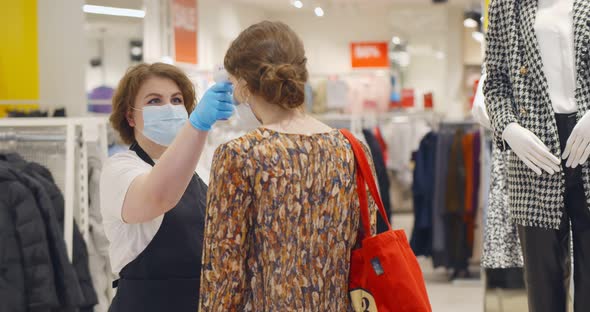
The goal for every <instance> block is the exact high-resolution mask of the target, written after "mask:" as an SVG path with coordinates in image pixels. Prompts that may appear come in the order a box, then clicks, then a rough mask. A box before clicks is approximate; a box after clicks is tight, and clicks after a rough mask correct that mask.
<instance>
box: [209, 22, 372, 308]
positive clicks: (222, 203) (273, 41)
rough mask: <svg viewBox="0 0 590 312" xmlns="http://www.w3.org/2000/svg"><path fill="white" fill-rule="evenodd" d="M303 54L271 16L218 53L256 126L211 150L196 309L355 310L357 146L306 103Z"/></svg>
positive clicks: (297, 42) (294, 38) (299, 44)
mask: <svg viewBox="0 0 590 312" xmlns="http://www.w3.org/2000/svg"><path fill="white" fill-rule="evenodd" d="M306 62H307V59H306V57H305V50H304V48H303V44H302V42H301V40H300V39H299V37H298V36H297V35H296V34H295V33H294V32H293V30H291V29H290V28H289V27H288V26H287V25H285V24H283V23H276V22H262V23H259V24H256V25H253V26H251V27H249V28H248V29H246V30H245V31H244V32H242V33H241V34H240V36H239V37H238V38H237V39H236V40H235V41H234V42H233V43H232V45H231V46H230V48H229V50H228V52H227V54H226V56H225V68H226V70H227V71H228V73H229V74H230V81H231V82H232V83H233V85H234V86H235V88H236V90H235V98H236V100H237V101H238V102H240V103H242V104H241V105H249V106H250V108H251V109H252V112H253V113H254V115H255V116H256V117H257V119H258V120H259V121H260V122H261V123H262V127H260V128H258V129H256V130H254V131H252V132H250V133H248V134H246V135H245V136H243V137H241V138H238V139H236V140H234V141H231V142H229V143H226V144H223V145H221V146H220V147H219V148H218V150H217V151H216V154H215V157H214V161H213V168H212V173H214V174H212V175H211V180H210V184H209V187H210V188H209V194H208V204H207V214H206V225H205V242H204V248H203V264H202V268H203V273H202V276H201V304H200V308H201V310H202V311H348V310H351V309H352V306H351V304H350V300H349V296H348V270H349V264H350V263H349V259H350V251H351V248H352V247H353V246H354V245H355V243H356V240H357V231H358V229H359V208H358V196H357V195H356V183H355V182H356V180H355V162H354V154H353V152H352V150H351V147H350V145H349V143H348V141H347V139H346V138H345V137H344V136H343V135H342V134H341V133H340V132H339V131H338V130H335V129H332V128H330V127H328V126H326V125H324V124H323V123H321V122H319V121H317V120H315V119H313V118H312V117H310V116H308V115H307V114H305V112H304V111H303V109H302V104H303V102H304V85H305V83H306V81H307V79H308V72H307V68H306ZM373 208H375V207H373ZM372 211H376V210H375V209H372ZM373 224H374V222H373Z"/></svg>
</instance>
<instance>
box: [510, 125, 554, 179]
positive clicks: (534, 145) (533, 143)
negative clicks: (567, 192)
mask: <svg viewBox="0 0 590 312" xmlns="http://www.w3.org/2000/svg"><path fill="white" fill-rule="evenodd" d="M502 138H503V139H504V140H506V142H507V143H508V145H510V148H512V151H514V153H515V154H516V156H518V158H520V159H521V160H522V161H523V162H524V163H525V164H526V165H527V166H528V167H529V168H531V169H532V170H533V171H534V172H535V173H537V174H538V175H541V174H542V172H541V169H543V170H545V171H547V172H548V173H549V174H554V173H555V172H559V171H560V170H561V167H560V160H559V158H557V157H555V156H554V155H553V154H551V153H550V152H549V148H548V147H547V146H545V144H543V142H541V140H539V138H538V137H537V136H536V135H535V134H534V133H532V132H531V131H529V130H527V129H525V128H523V127H521V126H520V125H519V124H517V123H514V122H513V123H511V124H509V125H508V126H507V127H506V129H504V132H503V133H502Z"/></svg>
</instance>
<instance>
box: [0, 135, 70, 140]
mask: <svg viewBox="0 0 590 312" xmlns="http://www.w3.org/2000/svg"><path fill="white" fill-rule="evenodd" d="M0 141H19V142H65V141H66V137H65V136H64V135H59V134H56V135H50V134H49V135H48V134H29V133H27V134H21V133H0Z"/></svg>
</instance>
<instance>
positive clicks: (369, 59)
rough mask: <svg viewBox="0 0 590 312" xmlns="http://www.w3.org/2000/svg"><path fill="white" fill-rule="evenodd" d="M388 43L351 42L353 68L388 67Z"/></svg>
mask: <svg viewBox="0 0 590 312" xmlns="http://www.w3.org/2000/svg"><path fill="white" fill-rule="evenodd" d="M387 52H388V43H387V42H386V41H384V42H353V43H351V44H350V54H351V63H352V67H353V68H367V67H372V68H374V67H389V56H388V53H387Z"/></svg>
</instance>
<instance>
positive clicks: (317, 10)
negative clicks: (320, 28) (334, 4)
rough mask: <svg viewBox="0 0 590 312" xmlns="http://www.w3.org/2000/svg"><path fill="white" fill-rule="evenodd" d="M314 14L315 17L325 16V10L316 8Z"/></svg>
mask: <svg viewBox="0 0 590 312" xmlns="http://www.w3.org/2000/svg"><path fill="white" fill-rule="evenodd" d="M314 12H315V15H316V16H318V17H322V16H324V9H322V8H321V7H317V8H315V10H314Z"/></svg>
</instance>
